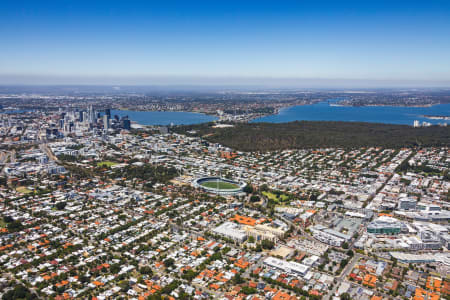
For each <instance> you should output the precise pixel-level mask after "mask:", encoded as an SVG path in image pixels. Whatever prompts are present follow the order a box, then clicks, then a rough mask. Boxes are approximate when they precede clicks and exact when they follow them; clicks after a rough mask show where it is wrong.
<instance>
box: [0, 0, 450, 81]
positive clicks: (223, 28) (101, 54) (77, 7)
mask: <svg viewBox="0 0 450 300" xmlns="http://www.w3.org/2000/svg"><path fill="white" fill-rule="evenodd" d="M0 39H1V44H0V83H2V82H6V83H14V82H17V83H22V82H23V83H28V82H30V81H31V82H36V83H52V81H55V82H61V81H60V80H61V79H63V81H64V80H65V83H80V82H83V83H89V82H95V83H109V82H110V83H115V84H116V83H121V82H123V83H139V84H141V83H146V82H147V81H150V82H149V83H151V81H152V80H156V79H160V80H164V78H165V80H169V81H170V82H173V83H182V82H183V80H186V78H197V80H198V82H199V83H201V81H202V79H205V78H206V79H211V78H217V82H220V80H221V78H235V79H236V78H243V79H254V78H269V79H270V78H275V79H277V80H282V79H292V78H298V79H317V80H320V79H322V80H329V79H332V80H334V79H336V80H353V79H357V80H381V81H386V80H388V81H389V80H393V81H402V80H403V81H404V80H406V81H414V82H430V83H436V82H438V83H439V84H443V85H450V84H449V82H450V1H393V0H392V1H337V0H336V1H313V0H310V1H300V0H298V1H215V0H210V1H80V0H79V1H65V0H59V1H19V0H15V1H9V0H2V1H0ZM58 80H59V81H58ZM244 81H245V80H244Z"/></svg>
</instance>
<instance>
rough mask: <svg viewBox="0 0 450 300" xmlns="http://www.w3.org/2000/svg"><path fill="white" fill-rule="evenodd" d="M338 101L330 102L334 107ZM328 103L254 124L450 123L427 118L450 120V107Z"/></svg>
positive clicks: (290, 109)
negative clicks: (297, 122) (440, 117)
mask: <svg viewBox="0 0 450 300" xmlns="http://www.w3.org/2000/svg"><path fill="white" fill-rule="evenodd" d="M335 101H336V100H330V101H329V102H330V103H333V102H335ZM329 102H328V101H325V102H320V103H317V104H312V105H300V106H292V107H288V108H285V109H281V110H280V112H279V113H278V114H277V115H271V116H266V117H262V118H259V119H255V120H253V121H252V122H268V123H284V122H292V121H302V120H305V121H350V122H370V123H386V124H406V125H413V122H414V120H419V121H420V122H424V121H425V122H429V123H431V124H438V123H450V121H448V120H432V119H427V118H424V117H423V115H432V116H437V115H438V116H450V104H439V105H434V106H431V107H399V106H360V107H353V106H331V105H329Z"/></svg>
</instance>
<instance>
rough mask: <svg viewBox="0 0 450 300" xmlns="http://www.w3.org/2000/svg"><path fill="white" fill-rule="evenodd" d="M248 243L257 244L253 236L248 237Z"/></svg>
mask: <svg viewBox="0 0 450 300" xmlns="http://www.w3.org/2000/svg"><path fill="white" fill-rule="evenodd" d="M248 242H249V243H252V244H253V243H254V242H255V238H254V237H253V236H252V235H251V236H249V237H248Z"/></svg>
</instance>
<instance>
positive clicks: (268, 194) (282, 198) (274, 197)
mask: <svg viewBox="0 0 450 300" xmlns="http://www.w3.org/2000/svg"><path fill="white" fill-rule="evenodd" d="M262 193H263V195H264V196H266V197H267V198H269V199H270V200H273V201H275V202H284V201H287V200H289V196H288V195H285V194H281V195H280V196H279V197H277V194H275V193H272V192H262Z"/></svg>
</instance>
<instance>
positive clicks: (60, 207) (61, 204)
mask: <svg viewBox="0 0 450 300" xmlns="http://www.w3.org/2000/svg"><path fill="white" fill-rule="evenodd" d="M66 205H67V203H66V202H65V201H61V202H58V203H56V205H55V206H56V209H58V210H63V209H64V208H65V207H66Z"/></svg>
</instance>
